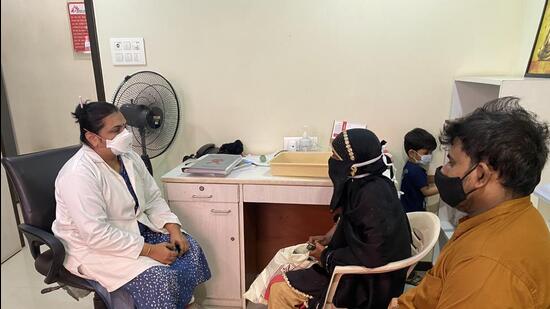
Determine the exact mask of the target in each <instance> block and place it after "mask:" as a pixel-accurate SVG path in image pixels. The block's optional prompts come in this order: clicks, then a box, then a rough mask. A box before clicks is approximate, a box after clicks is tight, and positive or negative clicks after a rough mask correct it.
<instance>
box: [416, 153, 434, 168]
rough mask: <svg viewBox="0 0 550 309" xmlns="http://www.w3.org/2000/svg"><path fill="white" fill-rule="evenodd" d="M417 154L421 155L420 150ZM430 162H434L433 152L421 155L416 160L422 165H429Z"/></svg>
mask: <svg viewBox="0 0 550 309" xmlns="http://www.w3.org/2000/svg"><path fill="white" fill-rule="evenodd" d="M416 154H418V155H419V156H420V154H419V153H418V152H417V153H416ZM430 162H432V155H431V154H427V155H421V156H420V160H416V163H418V164H422V165H429V164H430Z"/></svg>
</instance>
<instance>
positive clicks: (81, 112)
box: [71, 102, 118, 146]
mask: <svg viewBox="0 0 550 309" xmlns="http://www.w3.org/2000/svg"><path fill="white" fill-rule="evenodd" d="M116 112H118V108H117V107H116V106H115V105H113V104H111V103H109V102H89V103H85V104H82V105H80V104H78V105H77V106H76V109H75V111H74V113H71V114H72V115H73V117H74V118H75V119H76V122H77V123H78V124H79V125H80V141H81V142H83V143H84V144H86V145H88V146H90V144H89V143H88V140H87V139H86V136H85V134H86V131H89V132H92V133H95V134H97V133H98V132H99V130H101V129H102V128H103V119H104V118H105V117H107V116H109V115H111V114H114V113H116Z"/></svg>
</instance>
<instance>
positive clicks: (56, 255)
mask: <svg viewBox="0 0 550 309" xmlns="http://www.w3.org/2000/svg"><path fill="white" fill-rule="evenodd" d="M19 230H21V232H23V234H24V235H25V237H27V240H28V242H29V249H30V250H31V254H32V257H33V258H34V259H35V260H36V258H37V257H38V256H39V255H40V254H41V253H42V252H41V251H40V247H41V246H42V245H46V246H48V247H49V248H50V250H51V251H52V254H53V258H52V264H51V266H50V269H49V270H48V274H47V275H46V278H45V279H44V282H45V283H47V284H51V283H54V282H56V281H57V277H58V274H59V271H60V270H61V268H62V267H63V261H65V247H64V246H63V244H62V243H61V241H60V240H59V239H57V238H56V237H55V236H54V235H53V234H51V233H48V232H46V231H44V230H42V229H39V228H37V227H34V226H32V225H29V224H20V225H19Z"/></svg>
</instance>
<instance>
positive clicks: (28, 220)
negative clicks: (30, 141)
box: [2, 145, 107, 309]
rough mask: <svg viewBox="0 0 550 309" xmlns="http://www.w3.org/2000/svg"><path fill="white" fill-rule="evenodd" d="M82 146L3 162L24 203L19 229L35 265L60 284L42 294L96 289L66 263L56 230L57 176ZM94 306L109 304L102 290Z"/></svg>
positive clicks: (47, 281) (23, 156)
mask: <svg viewBox="0 0 550 309" xmlns="http://www.w3.org/2000/svg"><path fill="white" fill-rule="evenodd" d="M80 147H81V146H80V145H78V146H70V147H65V148H59V149H52V150H46V151H41V152H35V153H30V154H25V155H20V156H14V157H6V158H3V159H2V164H3V165H4V168H5V169H6V173H7V175H8V177H9V179H10V180H11V181H12V183H13V187H14V188H15V190H16V191H17V195H18V197H19V201H20V203H21V209H22V213H23V221H24V222H25V223H23V224H20V225H19V230H21V232H23V235H25V237H26V238H27V241H28V243H29V249H30V250H31V254H32V257H33V258H34V267H35V268H36V270H37V271H38V272H39V273H41V274H42V275H44V276H46V278H45V279H44V282H45V283H46V284H52V283H55V282H57V283H58V284H59V286H57V287H53V288H51V287H50V288H46V289H43V290H42V291H41V293H42V294H44V293H48V292H51V291H53V290H56V289H59V288H61V287H63V286H72V287H76V288H80V289H84V290H88V291H92V292H95V290H94V288H93V286H92V285H90V283H89V282H88V281H87V280H85V279H83V278H81V277H78V276H75V275H73V274H72V273H71V272H69V271H68V270H67V269H65V267H63V261H64V260H65V248H64V247H63V244H62V243H61V241H60V240H59V239H57V238H56V237H55V236H54V235H53V233H52V223H53V221H54V220H55V205H56V202H55V178H56V177H57V174H58V173H59V170H61V167H63V165H64V164H65V162H67V160H69V159H70V158H71V157H72V156H73V155H74V154H75V153H76V152H77V151H78V149H79V148H80ZM42 245H46V246H47V247H48V248H49V249H48V250H46V251H44V252H41V247H42ZM94 308H95V309H103V308H107V306H106V305H105V301H104V300H103V299H102V297H101V295H100V294H99V293H95V295H94Z"/></svg>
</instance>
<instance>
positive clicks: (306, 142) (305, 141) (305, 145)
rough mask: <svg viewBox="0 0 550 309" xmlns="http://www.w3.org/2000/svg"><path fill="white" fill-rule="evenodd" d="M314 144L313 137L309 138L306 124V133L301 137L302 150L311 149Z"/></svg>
mask: <svg viewBox="0 0 550 309" xmlns="http://www.w3.org/2000/svg"><path fill="white" fill-rule="evenodd" d="M312 146H313V141H312V140H311V138H309V136H308V134H307V126H304V134H302V138H301V139H300V147H299V149H300V151H311V149H312Z"/></svg>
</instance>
